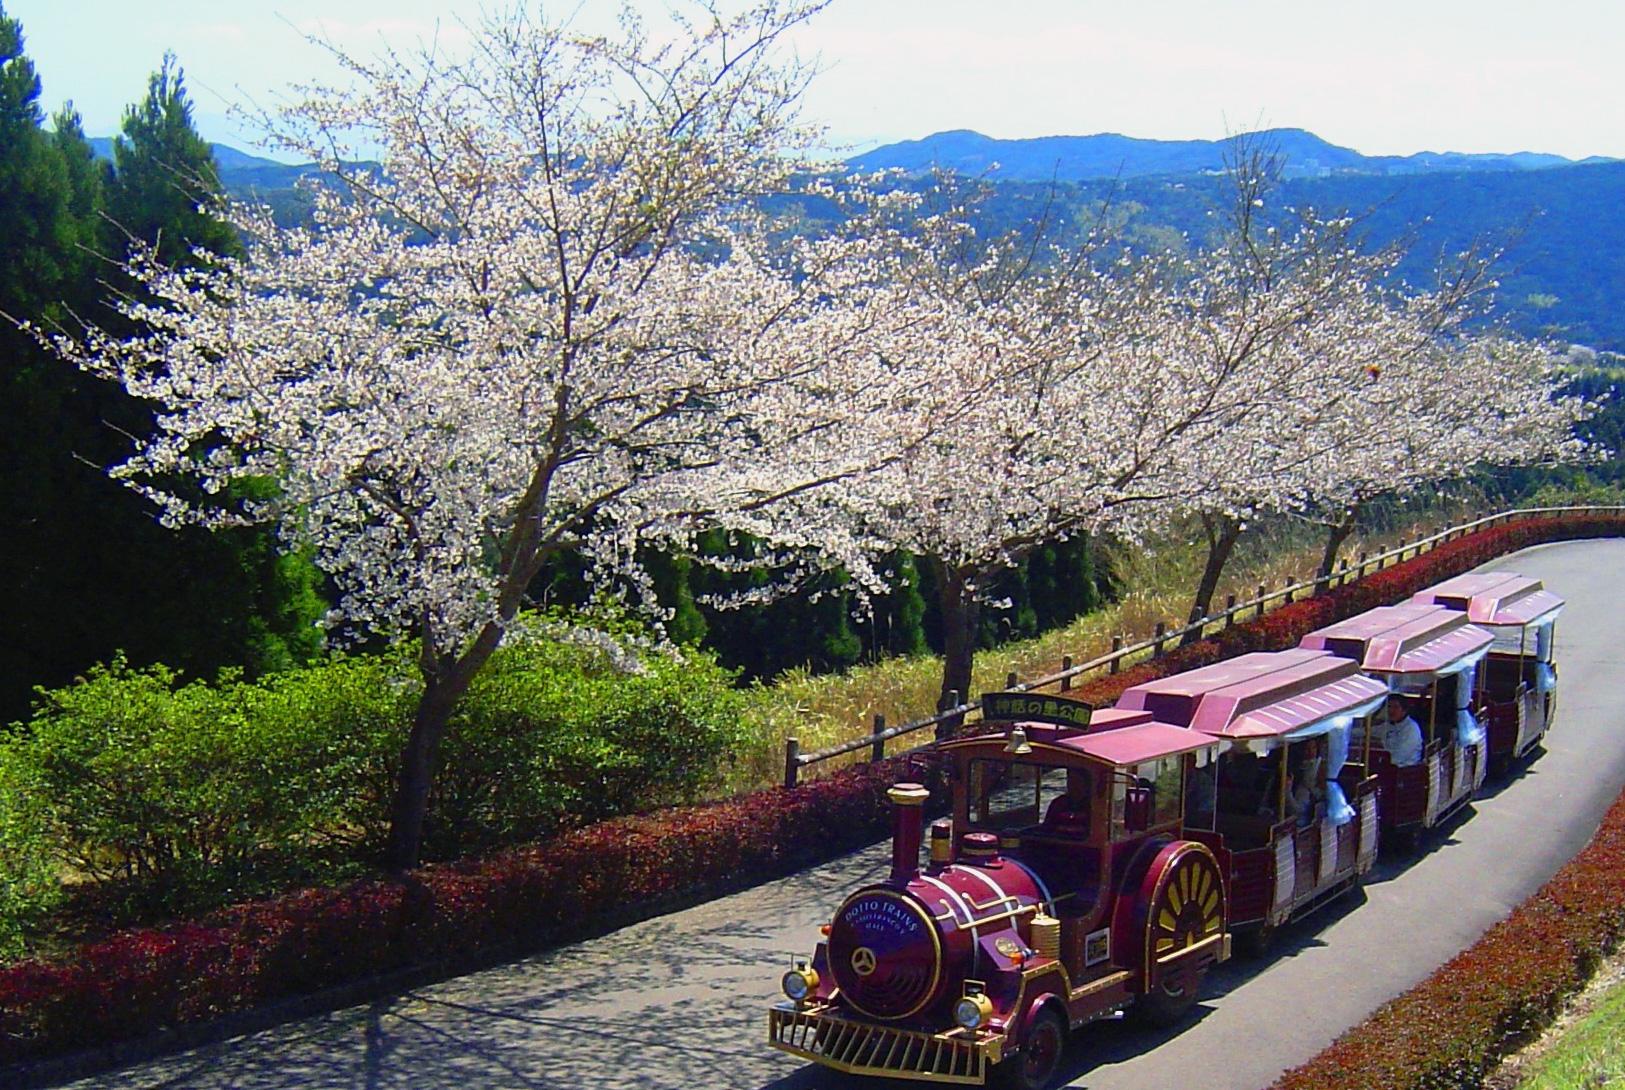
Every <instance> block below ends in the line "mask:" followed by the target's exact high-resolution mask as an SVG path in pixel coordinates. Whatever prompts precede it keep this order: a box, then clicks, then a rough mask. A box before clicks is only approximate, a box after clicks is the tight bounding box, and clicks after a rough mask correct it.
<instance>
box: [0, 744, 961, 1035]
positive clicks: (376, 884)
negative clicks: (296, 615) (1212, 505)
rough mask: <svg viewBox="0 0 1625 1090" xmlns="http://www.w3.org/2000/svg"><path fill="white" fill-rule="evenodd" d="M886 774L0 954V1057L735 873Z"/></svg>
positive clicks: (836, 818) (554, 934) (797, 853)
mask: <svg viewBox="0 0 1625 1090" xmlns="http://www.w3.org/2000/svg"><path fill="white" fill-rule="evenodd" d="M903 778H924V779H926V780H927V781H929V780H930V779H932V776H931V774H930V770H929V769H922V768H920V767H918V764H917V759H910V758H907V757H897V758H892V759H891V760H888V761H883V762H880V763H878V764H873V765H860V766H855V767H852V768H848V769H844V770H842V771H840V772H838V773H836V774H835V775H833V776H830V777H829V778H827V779H823V780H818V781H814V782H812V783H808V784H805V785H803V786H801V787H797V788H796V789H794V790H791V791H763V792H758V793H756V794H753V795H747V796H744V797H742V798H738V799H733V800H729V801H726V802H719V803H714V804H711V805H706V806H689V807H682V808H677V809H671V810H665V811H661V812H659V813H656V814H648V815H642V816H637V817H628V818H621V819H617V820H614V821H608V822H603V823H601V824H598V825H593V826H589V827H587V828H584V829H579V830H575V831H573V832H569V833H565V834H562V835H560V836H558V837H555V838H554V839H552V840H549V841H546V842H544V843H540V844H536V845H533V846H529V847H526V848H522V849H516V850H513V851H508V852H502V853H499V854H496V855H492V856H488V857H485V858H481V859H471V860H464V861H462V862H458V863H454V864H446V865H440V866H432V867H425V868H422V869H421V870H418V871H415V872H413V873H412V874H410V875H408V876H407V877H406V878H405V879H403V880H401V881H399V882H388V881H382V880H380V881H365V882H357V883H354V884H352V885H349V886H345V887H342V888H337V889H307V890H300V891H298V892H295V893H290V894H287V895H285V896H282V897H277V898H275V899H272V900H268V901H261V902H254V903H249V904H243V905H237V906H234V907H232V908H230V909H227V910H224V911H222V912H219V913H216V914H214V915H213V916H210V917H208V918H206V919H204V920H202V921H198V922H194V923H184V924H179V925H174V926H170V927H163V928H144V929H140V930H131V931H126V932H122V933H120V934H118V935H115V936H113V937H112V938H110V939H108V940H106V941H105V942H100V943H96V944H93V945H90V946H87V947H84V948H82V949H81V950H80V951H78V954H77V956H76V957H75V958H74V960H73V961H72V962H71V963H67V964H56V965H51V964H40V963H37V962H28V963H23V964H20V965H14V966H11V967H9V968H6V969H3V970H0V1064H6V1063H16V1062H18V1061H23V1060H28V1059H33V1058H37V1057H40V1056H44V1055H50V1054H55V1053H62V1052H68V1051H73V1050H76V1049H81V1048H89V1047H93V1046H98V1045H105V1044H109V1043H111V1042H114V1041H118V1040H123V1039H127V1038H130V1037H135V1036H140V1035H142V1034H148V1033H152V1032H154V1031H156V1030H159V1029H161V1028H163V1027H166V1026H175V1025H181V1024H184V1023H189V1022H198V1021H204V1020H207V1019H209V1018H212V1017H216V1016H218V1015H221V1014H224V1013H227V1012H230V1011H234V1010H242V1009H245V1008H248V1007H251V1006H254V1005H256V1004H261V1003H265V1002H268V1001H271V1000H275V999H280V998H284V997H288V996H293V995H298V994H302V993H307V992H310V991H314V990H317V989H320V988H322V987H326V986H329V985H332V984H335V983H339V982H343V981H347V980H355V979H358V978H361V977H365V976H367V975H370V974H375V973H380V972H387V971H389V970H393V969H399V968H403V967H406V966H409V965H418V964H423V963H427V962H433V961H436V960H439V959H449V960H452V961H456V960H465V961H466V960H467V959H469V958H470V957H471V956H473V955H475V954H477V953H478V952H480V951H482V950H483V951H490V950H495V949H499V948H505V947H514V946H518V945H521V944H527V943H529V944H534V943H537V942H540V941H544V940H549V939H553V940H556V939H560V938H564V937H567V936H570V935H578V934H581V933H583V932H584V931H586V930H589V929H590V928H591V927H592V926H595V925H596V926H605V925H607V924H608V923H610V922H613V921H616V920H624V919H627V918H630V915H631V913H632V912H635V911H637V910H638V909H641V910H642V911H643V912H644V913H647V912H648V911H650V910H651V909H653V908H654V907H655V906H657V905H659V904H661V903H662V902H668V903H669V902H671V901H672V900H674V899H678V898H684V897H688V898H692V897H694V896H696V895H700V894H703V893H705V892H708V891H711V890H715V889H717V888H719V887H720V886H722V885H724V884H725V883H727V882H730V881H733V880H736V879H737V878H738V877H739V876H741V875H751V876H753V877H754V876H760V875H763V874H769V873H777V872H783V871H785V870H787V869H789V868H791V867H793V866H797V865H801V864H805V863H808V862H812V861H815V860H817V859H819V858H825V857H828V856H830V855H833V854H835V853H836V852H838V851H841V850H844V849H847V848H852V847H857V846H860V845H862V844H864V843H868V842H869V841H872V840H873V839H874V838H875V837H876V836H878V835H880V834H882V833H883V832H884V829H885V827H886V822H887V816H888V809H887V803H886V789H887V788H888V787H890V786H891V785H892V784H893V783H895V782H896V781H897V780H899V779H903ZM583 921H593V923H590V924H583Z"/></svg>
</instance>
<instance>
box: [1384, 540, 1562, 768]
mask: <svg viewBox="0 0 1625 1090" xmlns="http://www.w3.org/2000/svg"><path fill="white" fill-rule="evenodd" d="M1411 600H1412V601H1414V602H1425V603H1429V604H1433V605H1440V606H1444V607H1446V608H1448V609H1454V610H1458V611H1460V612H1462V613H1464V614H1466V616H1467V619H1468V620H1469V621H1471V622H1472V623H1473V624H1476V625H1478V626H1480V627H1481V628H1486V629H1488V630H1489V631H1490V633H1491V634H1492V635H1493V637H1494V642H1493V643H1492V644H1491V645H1490V651H1489V655H1488V656H1487V657H1486V658H1485V660H1484V664H1483V667H1482V668H1481V670H1480V673H1481V675H1482V677H1481V684H1482V686H1483V689H1484V696H1485V700H1486V704H1487V722H1486V724H1485V726H1486V729H1487V731H1488V734H1489V753H1490V765H1491V769H1492V771H1504V770H1505V769H1506V768H1507V766H1508V765H1510V764H1511V762H1512V761H1513V760H1515V759H1517V758H1519V757H1522V756H1524V755H1525V754H1526V753H1528V752H1529V751H1530V750H1532V749H1534V748H1535V746H1536V745H1537V744H1539V742H1540V740H1541V738H1542V737H1544V736H1545V734H1546V731H1547V730H1549V729H1550V728H1551V725H1552V719H1553V718H1554V716H1555V715H1556V712H1557V663H1556V661H1555V655H1554V649H1555V645H1554V640H1553V632H1554V629H1555V626H1556V622H1557V616H1558V614H1559V613H1561V612H1562V610H1563V606H1564V604H1565V603H1564V601H1563V599H1562V598H1561V597H1559V596H1558V595H1556V594H1553V593H1552V592H1551V591H1549V590H1547V589H1546V588H1545V586H1544V585H1543V584H1542V583H1541V581H1540V580H1539V579H1531V578H1529V577H1528V576H1523V575H1515V574H1513V573H1512V572H1474V573H1471V574H1468V575H1458V576H1457V577H1455V578H1454V579H1447V580H1445V581H1444V582H1443V583H1439V584H1437V585H1436V586H1432V587H1429V588H1428V589H1427V590H1424V591H1421V592H1420V593H1418V594H1416V595H1414V596H1412V598H1411Z"/></svg>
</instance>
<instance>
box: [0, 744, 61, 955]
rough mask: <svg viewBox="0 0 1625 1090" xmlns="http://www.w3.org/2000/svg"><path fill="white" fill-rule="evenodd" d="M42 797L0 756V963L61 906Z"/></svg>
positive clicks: (18, 769) (37, 788) (23, 772)
mask: <svg viewBox="0 0 1625 1090" xmlns="http://www.w3.org/2000/svg"><path fill="white" fill-rule="evenodd" d="M44 798H45V796H44V794H43V792H42V791H41V789H40V785H39V784H38V783H37V782H34V781H32V780H31V779H30V778H29V777H28V775H27V770H26V768H23V767H17V766H16V765H14V764H12V763H11V762H9V761H7V760H6V759H5V755H4V754H3V753H0V960H5V959H9V958H12V957H15V956H17V955H18V954H20V953H22V952H23V949H24V940H25V937H26V935H27V933H28V930H29V928H30V927H32V926H34V925H36V924H38V923H39V922H40V921H41V920H42V919H44V918H45V917H46V916H48V915H49V914H50V912H51V910H52V909H54V908H56V907H57V905H59V904H60V903H61V901H62V884H61V882H60V881H58V878H57V872H56V867H55V866H54V865H53V863H52V859H51V851H50V838H49V830H48V825H47V816H46V810H45V807H44V806H43V805H42V803H43V800H44Z"/></svg>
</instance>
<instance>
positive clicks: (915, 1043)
mask: <svg viewBox="0 0 1625 1090" xmlns="http://www.w3.org/2000/svg"><path fill="white" fill-rule="evenodd" d="M982 707H983V715H984V718H985V719H987V720H989V721H990V722H991V723H992V724H994V725H995V731H994V733H991V734H983V735H979V736H976V737H971V738H964V739H958V740H955V741H951V742H947V743H944V744H943V745H942V746H941V747H940V751H941V752H942V753H943V755H944V756H945V757H946V758H947V759H948V760H949V761H950V762H951V764H950V769H949V771H950V776H951V779H952V783H953V802H952V810H951V816H950V817H949V818H946V819H942V820H939V821H937V822H935V823H933V824H932V826H931V851H930V862H929V864H928V865H927V866H925V867H924V868H922V867H921V866H920V860H919V850H920V843H921V839H922V835H923V834H922V827H923V814H922V806H923V803H924V802H925V800H926V797H927V793H926V792H925V791H924V790H923V789H921V788H919V787H916V786H913V785H907V784H904V785H899V786H897V787H895V788H893V789H892V792H891V798H892V801H893V802H894V804H895V811H894V820H895V827H894V830H893V839H892V866H891V874H890V876H889V877H888V878H887V879H886V880H885V881H883V882H879V883H876V884H874V885H871V886H867V887H865V888H863V889H860V890H858V891H857V892H855V893H853V894H852V895H851V896H849V897H848V898H847V899H846V900H845V901H844V902H843V903H842V904H841V906H840V907H839V908H838V909H837V910H836V912H835V915H834V918H833V920H832V921H831V923H830V924H829V925H828V926H827V927H826V928H825V929H824V933H825V935H826V936H827V937H826V939H825V941H823V942H821V943H819V944H818V946H817V950H816V952H815V953H814V954H813V956H812V958H811V959H810V961H801V962H798V963H797V964H796V965H795V967H793V968H792V969H791V970H790V971H789V972H788V973H786V974H785V977H784V991H785V994H786V996H787V999H786V1000H785V1001H784V1002H781V1003H780V1004H778V1005H777V1006H776V1007H774V1008H773V1009H772V1010H771V1011H770V1012H769V1021H768V1037H769V1041H770V1042H771V1044H773V1045H774V1046H775V1047H777V1048H779V1049H782V1050H784V1051H786V1052H789V1053H792V1054H794V1055H796V1056H800V1057H803V1058H805V1059H808V1060H813V1061H815V1062H817V1063H820V1064H824V1065H826V1066H829V1067H832V1068H836V1069H838V1070H841V1071H847V1072H855V1073H860V1074H871V1075H883V1076H890V1077H893V1078H909V1079H919V1080H925V1081H933V1082H946V1083H967V1084H976V1083H981V1082H983V1081H985V1080H987V1079H988V1078H989V1077H990V1076H991V1077H995V1078H996V1079H998V1080H999V1081H1002V1082H1004V1083H1006V1084H1009V1085H1015V1086H1020V1087H1029V1088H1030V1087H1038V1086H1043V1085H1045V1084H1046V1083H1047V1082H1048V1081H1049V1080H1050V1079H1051V1077H1052V1076H1053V1074H1054V1072H1055V1069H1056V1066H1057V1064H1058V1062H1059V1059H1060V1055H1061V1050H1062V1047H1063V1045H1064V1042H1065V1039H1066V1035H1067V1033H1068V1032H1069V1031H1070V1030H1071V1029H1073V1028H1075V1027H1078V1026H1080V1025H1083V1024H1084V1023H1087V1022H1090V1021H1094V1020H1096V1019H1099V1018H1102V1017H1106V1016H1108V1015H1112V1014H1114V1013H1116V1012H1118V1011H1122V1010H1125V1009H1130V1008H1132V1009H1135V1010H1137V1011H1139V1012H1141V1013H1143V1014H1144V1015H1145V1016H1146V1017H1148V1018H1150V1019H1151V1020H1153V1021H1158V1022H1168V1021H1171V1020H1174V1019H1177V1018H1178V1017H1179V1016H1181V1015H1182V1014H1183V1013H1184V1012H1185V1010H1186V1009H1187V1008H1188V1007H1189V1006H1190V1004H1191V1003H1192V1002H1194V1000H1195V998H1196V995H1197V992H1198V990H1199V988H1200V986H1201V982H1202V979H1203V976H1204V975H1205V973H1206V971H1207V969H1208V968H1209V967H1210V966H1212V965H1214V964H1216V963H1218V962H1220V961H1223V960H1224V959H1225V958H1227V957H1228V956H1229V952H1230V935H1229V929H1228V918H1229V916H1228V912H1229V910H1228V903H1227V898H1226V879H1225V873H1224V871H1223V870H1222V869H1221V864H1220V861H1219V859H1218V857H1217V856H1216V855H1215V853H1214V850H1213V849H1212V847H1210V846H1209V845H1208V844H1207V843H1204V842H1202V841H1199V840H1196V839H1193V838H1191V837H1189V836H1187V835H1186V833H1185V828H1184V814H1183V806H1184V796H1185V784H1186V778H1187V776H1188V775H1192V774H1194V773H1195V772H1196V771H1197V770H1198V769H1199V768H1203V767H1207V766H1209V765H1210V764H1211V762H1212V761H1213V760H1214V758H1215V757H1216V756H1217V754H1218V751H1219V750H1220V749H1221V748H1222V747H1223V745H1224V742H1223V741H1222V740H1221V739H1218V738H1214V737H1209V736H1208V735H1205V734H1201V733H1198V732H1195V731H1190V730H1185V729H1182V728H1180V727H1176V726H1172V725H1169V724H1167V723H1159V722H1156V721H1155V720H1154V718H1153V716H1152V715H1150V714H1149V713H1146V712H1139V711H1125V710H1120V709H1108V710H1103V711H1095V712H1092V711H1091V709H1090V708H1089V706H1088V705H1086V704H1082V703H1079V702H1077V701H1072V700H1069V699H1067V698H1065V697H1060V696H1049V695H1042V696H1041V695H1036V694H1025V693H992V694H988V695H987V696H985V697H984V698H983V706H982Z"/></svg>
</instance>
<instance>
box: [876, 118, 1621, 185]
mask: <svg viewBox="0 0 1625 1090" xmlns="http://www.w3.org/2000/svg"><path fill="white" fill-rule="evenodd" d="M1258 136H1259V137H1261V138H1262V139H1263V140H1264V141H1265V142H1266V143H1267V144H1268V145H1269V146H1270V147H1272V148H1273V149H1274V150H1275V151H1276V152H1278V153H1279V154H1280V155H1281V156H1282V157H1283V158H1284V159H1285V174H1286V176H1287V177H1289V178H1319V177H1329V176H1332V175H1339V174H1422V173H1433V172H1442V171H1481V170H1539V169H1544V168H1549V167H1560V166H1571V165H1573V162H1574V161H1573V160H1571V159H1565V158H1564V157H1563V156H1561V155H1547V154H1541V153H1537V152H1527V151H1522V152H1514V153H1511V154H1508V155H1498V154H1465V153H1462V152H1431V151H1423V152H1417V153H1416V154H1415V155H1404V156H1399V155H1361V154H1360V153H1359V152H1357V151H1355V150H1354V149H1353V148H1345V147H1339V146H1338V145H1336V144H1333V143H1330V142H1328V141H1326V140H1322V139H1321V138H1320V137H1318V136H1316V135H1315V134H1314V133H1312V132H1308V131H1306V130H1304V129H1268V130H1265V131H1264V132H1261V133H1259V134H1258ZM1228 146H1229V142H1228V141H1225V140H1142V139H1139V138H1137V137H1132V136H1123V135H1121V134H1119V133H1110V132H1108V133H1096V134H1095V135H1093V136H1040V137H1035V138H1033V139H1026V140H998V139H995V138H993V137H991V136H983V135H982V134H981V133H979V132H972V131H970V130H969V129H955V130H953V131H950V132H939V133H935V134H933V135H931V136H927V137H925V138H924V139H923V140H905V141H902V142H901V143H897V144H887V145H885V146H884V147H879V148H875V149H874V150H873V151H866V152H864V153H863V154H861V155H856V156H853V157H852V158H851V159H848V160H847V165H848V166H850V167H852V168H854V169H856V170H865V171H869V170H888V169H897V170H902V171H905V172H907V173H909V174H922V173H925V172H926V171H929V170H932V169H934V168H941V169H944V170H950V171H954V172H956V173H959V174H964V175H969V176H980V175H984V174H991V175H992V176H994V177H997V178H1000V179H1004V180H1008V181H1022V182H1039V181H1049V180H1051V179H1052V178H1053V179H1055V180H1057V181H1063V182H1080V181H1088V180H1092V179H1097V178H1119V177H1120V178H1140V177H1146V176H1150V175H1162V174H1198V173H1210V172H1213V171H1219V170H1223V169H1224V161H1225V152H1226V150H1227V148H1228ZM1608 161H1611V160H1605V159H1603V158H1602V157H1600V156H1593V157H1592V158H1591V159H1587V160H1586V162H1588V163H1589V162H1608Z"/></svg>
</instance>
